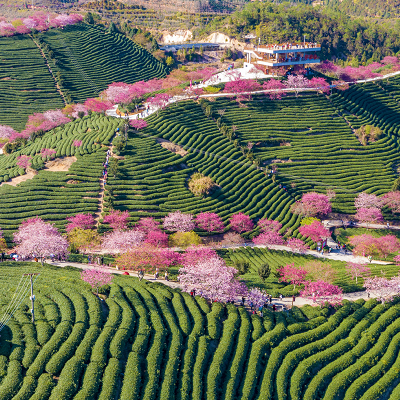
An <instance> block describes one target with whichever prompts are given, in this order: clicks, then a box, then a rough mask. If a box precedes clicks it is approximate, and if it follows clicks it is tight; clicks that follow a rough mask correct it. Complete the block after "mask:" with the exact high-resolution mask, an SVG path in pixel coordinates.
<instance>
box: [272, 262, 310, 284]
mask: <svg viewBox="0 0 400 400" xmlns="http://www.w3.org/2000/svg"><path fill="white" fill-rule="evenodd" d="M276 272H277V273H278V274H279V276H280V277H279V281H280V282H287V283H291V284H292V285H293V290H295V289H296V285H303V284H304V283H305V282H306V276H307V274H308V271H307V270H305V269H304V268H296V267H295V266H294V263H292V264H288V265H285V266H284V267H280V268H278V269H277V271H276Z"/></svg>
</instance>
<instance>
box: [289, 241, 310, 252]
mask: <svg viewBox="0 0 400 400" xmlns="http://www.w3.org/2000/svg"><path fill="white" fill-rule="evenodd" d="M286 245H287V246H289V247H290V249H291V250H292V251H296V252H297V253H300V254H303V253H305V252H306V251H307V250H308V249H309V246H308V245H306V244H305V243H304V242H303V241H302V240H301V239H297V238H290V239H289V240H288V241H287V242H286Z"/></svg>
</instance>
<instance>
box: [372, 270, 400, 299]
mask: <svg viewBox="0 0 400 400" xmlns="http://www.w3.org/2000/svg"><path fill="white" fill-rule="evenodd" d="M395 278H396V279H393V278H392V279H386V278H383V277H378V276H375V277H373V278H372V277H371V278H366V279H365V280H364V287H365V289H366V290H367V292H369V293H370V294H372V296H373V297H375V298H377V299H378V300H379V301H380V302H381V303H385V302H386V301H391V300H392V299H393V297H394V295H395V294H397V293H398V277H395Z"/></svg>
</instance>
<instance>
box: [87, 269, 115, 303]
mask: <svg viewBox="0 0 400 400" xmlns="http://www.w3.org/2000/svg"><path fill="white" fill-rule="evenodd" d="M113 278H114V275H112V274H111V273H110V272H109V271H108V270H107V269H106V268H104V267H103V268H100V267H97V268H91V269H85V270H83V271H82V272H81V279H82V280H83V281H84V282H87V283H88V284H89V285H90V286H91V287H92V288H93V289H96V296H97V297H99V288H101V287H102V286H105V285H108V284H109V283H111V281H112V280H113Z"/></svg>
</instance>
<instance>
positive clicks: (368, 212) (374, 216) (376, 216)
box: [354, 207, 383, 226]
mask: <svg viewBox="0 0 400 400" xmlns="http://www.w3.org/2000/svg"><path fill="white" fill-rule="evenodd" d="M354 218H355V219H356V220H357V221H360V222H364V223H366V224H367V226H368V225H369V224H378V223H382V222H383V215H382V212H381V210H380V209H379V208H376V207H370V208H359V209H357V213H356V215H355V216H354Z"/></svg>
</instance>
